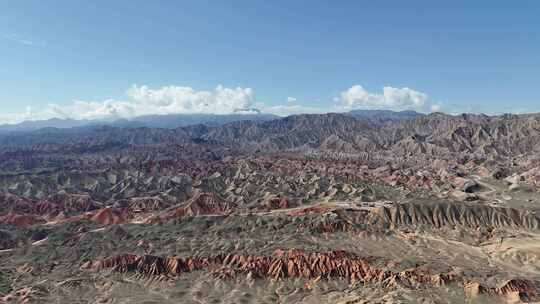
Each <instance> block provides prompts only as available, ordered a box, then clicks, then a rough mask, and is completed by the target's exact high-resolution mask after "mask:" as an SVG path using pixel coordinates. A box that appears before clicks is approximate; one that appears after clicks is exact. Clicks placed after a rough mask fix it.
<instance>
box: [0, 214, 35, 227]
mask: <svg viewBox="0 0 540 304" xmlns="http://www.w3.org/2000/svg"><path fill="white" fill-rule="evenodd" d="M0 222H3V223H6V224H11V225H14V226H18V227H29V226H33V225H39V224H44V223H45V222H46V221H45V220H44V219H43V218H42V217H40V216H37V215H32V214H17V213H15V212H9V213H8V214H6V215H3V216H2V215H0Z"/></svg>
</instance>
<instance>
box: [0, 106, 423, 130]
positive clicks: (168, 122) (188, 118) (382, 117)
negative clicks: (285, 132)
mask: <svg viewBox="0 0 540 304" xmlns="http://www.w3.org/2000/svg"><path fill="white" fill-rule="evenodd" d="M344 114H345V115H349V116H352V117H354V118H357V119H360V120H368V121H370V122H372V123H377V124H383V123H388V122H399V121H403V120H409V119H415V118H417V117H421V116H425V114H421V113H418V112H415V111H400V112H395V111H390V110H353V111H350V112H347V113H344ZM280 118H282V117H280V116H277V115H273V114H265V113H256V114H238V113H236V114H167V115H144V116H138V117H135V118H131V119H116V120H88V119H84V120H76V119H60V118H52V119H47V120H36V121H24V122H21V123H18V124H3V125H0V133H10V132H31V131H36V130H39V129H44V128H56V129H69V128H79V127H92V126H111V127H119V128H141V127H147V128H164V129H175V128H179V127H186V126H190V125H199V124H201V125H207V126H220V125H224V124H228V123H232V122H237V121H255V122H257V121H269V120H274V119H280Z"/></svg>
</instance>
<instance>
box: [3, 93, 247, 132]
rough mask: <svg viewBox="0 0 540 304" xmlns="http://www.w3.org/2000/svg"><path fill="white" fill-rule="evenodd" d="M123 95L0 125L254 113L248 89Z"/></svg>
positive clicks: (31, 113) (7, 118) (29, 113)
mask: <svg viewBox="0 0 540 304" xmlns="http://www.w3.org/2000/svg"><path fill="white" fill-rule="evenodd" d="M126 95H127V97H128V98H127V100H116V99H107V100H105V101H82V100H75V101H73V103H72V104H70V105H66V106H59V105H55V104H49V105H48V106H46V107H45V108H42V109H39V110H36V109H33V108H30V107H29V108H27V110H26V111H25V112H24V113H15V114H4V115H0V123H19V122H22V121H25V120H43V119H50V118H64V119H65V118H71V119H114V118H132V117H135V116H140V115H150V114H193V113H213V114H230V113H244V114H245V113H256V112H257V109H254V105H255V96H254V94H253V90H251V89H250V88H240V87H238V88H234V89H231V88H225V87H223V86H221V85H219V86H217V87H216V88H215V89H214V90H212V91H196V90H194V89H193V88H190V87H179V86H165V87H161V88H158V89H151V88H149V87H147V86H137V85H133V86H132V87H131V88H129V89H128V90H127V91H126Z"/></svg>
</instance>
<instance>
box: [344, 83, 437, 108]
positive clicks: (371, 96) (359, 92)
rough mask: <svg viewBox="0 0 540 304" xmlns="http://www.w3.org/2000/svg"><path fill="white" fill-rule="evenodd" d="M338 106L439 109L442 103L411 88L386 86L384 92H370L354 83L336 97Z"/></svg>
mask: <svg viewBox="0 0 540 304" xmlns="http://www.w3.org/2000/svg"><path fill="white" fill-rule="evenodd" d="M334 101H335V102H337V103H338V104H337V105H336V107H337V108H338V109H342V110H345V111H346V110H353V109H365V110H370V109H388V110H417V111H433V110H439V109H440V106H441V105H440V104H435V103H433V102H432V101H431V100H430V99H429V97H428V95H427V94H425V93H422V92H419V91H415V90H413V89H410V88H407V87H405V88H394V87H389V86H387V87H384V88H383V91H382V94H377V93H370V92H368V91H366V90H365V89H364V88H363V87H362V86H361V85H354V86H352V87H350V88H349V89H348V90H346V91H344V92H342V93H341V96H340V97H335V98H334Z"/></svg>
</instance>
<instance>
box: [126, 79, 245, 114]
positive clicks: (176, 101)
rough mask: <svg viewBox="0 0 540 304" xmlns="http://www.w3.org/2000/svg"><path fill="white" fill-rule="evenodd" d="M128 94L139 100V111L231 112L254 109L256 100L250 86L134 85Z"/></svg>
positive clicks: (163, 112) (164, 112)
mask: <svg viewBox="0 0 540 304" xmlns="http://www.w3.org/2000/svg"><path fill="white" fill-rule="evenodd" d="M127 95H128V96H129V97H131V99H132V100H133V101H135V105H136V106H137V111H138V112H139V113H138V114H141V113H146V114H148V113H152V114H173V113H186V114H188V113H214V114H228V113H234V112H238V111H239V110H240V111H241V110H245V109H250V108H252V107H253V105H254V102H255V96H254V95H253V90H252V89H250V88H239V87H238V88H235V89H230V88H225V87H223V86H221V85H219V86H217V87H216V88H215V89H214V90H213V91H195V90H194V89H192V88H190V87H178V86H167V87H162V88H160V89H157V90H152V89H150V88H148V87H147V86H141V87H138V86H136V85H134V86H133V87H131V88H130V89H129V90H128V91H127Z"/></svg>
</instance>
